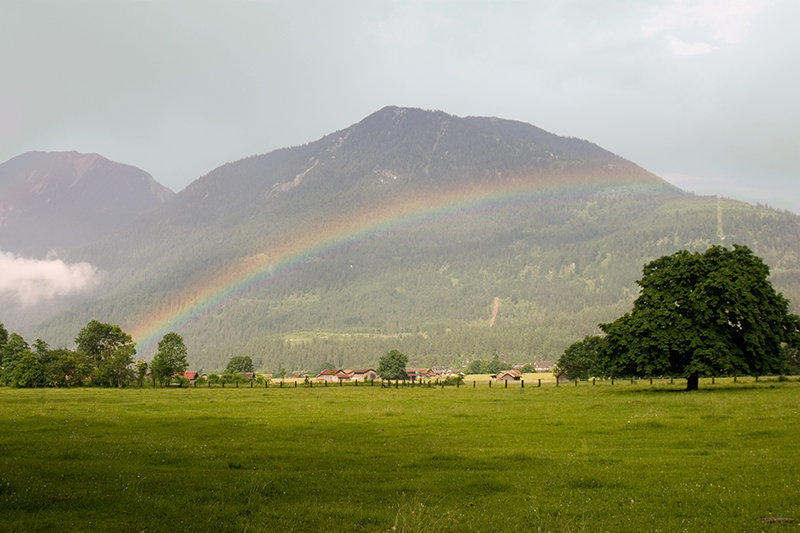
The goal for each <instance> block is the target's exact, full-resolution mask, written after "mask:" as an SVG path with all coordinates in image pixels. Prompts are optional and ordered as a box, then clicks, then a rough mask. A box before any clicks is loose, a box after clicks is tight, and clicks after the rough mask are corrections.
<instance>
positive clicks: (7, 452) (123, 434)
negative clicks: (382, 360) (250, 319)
mask: <svg viewBox="0 0 800 533" xmlns="http://www.w3.org/2000/svg"><path fill="white" fill-rule="evenodd" d="M684 386H685V383H681V384H678V383H677V382H676V383H675V385H673V386H670V385H669V384H668V382H667V383H665V384H660V385H659V384H656V385H650V384H649V383H647V382H640V383H638V384H636V385H631V384H630V383H629V382H624V383H618V384H616V385H614V386H611V385H609V384H608V383H603V384H600V383H598V385H597V386H592V385H591V384H590V383H589V384H587V383H581V384H580V386H578V387H575V386H574V385H572V384H568V385H563V384H562V385H561V386H560V387H555V386H554V385H553V384H550V385H548V386H542V387H535V386H533V387H531V386H526V387H525V388H524V389H520V387H519V385H518V384H516V385H510V386H509V388H507V389H506V388H503V387H498V386H497V385H495V386H494V387H493V388H491V389H489V388H488V386H486V385H485V384H478V386H477V388H472V386H471V384H469V386H466V387H463V386H462V387H461V388H459V389H456V388H451V387H448V388H445V389H442V388H414V389H410V388H406V389H403V388H400V389H394V388H392V389H381V388H379V387H377V386H375V387H363V386H359V387H352V386H348V387H338V386H331V387H327V388H326V387H317V386H315V387H314V388H312V389H309V388H302V387H298V388H289V387H286V388H277V387H276V388H269V389H266V390H265V389H250V388H239V389H232V388H225V389H220V388H212V389H208V388H197V389H191V388H190V389H167V390H160V389H141V390H140V389H124V390H108V389H75V390H58V389H50V390H42V389H38V390H15V389H0V428H2V429H1V430H0V530H2V531H5V532H11V531H75V532H77V531H114V532H128V531H129V532H134V533H138V532H140V531H143V530H145V529H146V530H147V531H148V533H160V532H175V531H192V532H198V531H199V532H202V531H209V532H211V531H214V532H225V531H231V532H233V531H236V532H258V531H375V532H377V531H483V532H489V531H539V530H541V531H552V532H555V531H592V532H597V531H613V532H624V531H630V532H642V531H668V532H679V531H720V532H730V531H740V532H749V531H800V527H798V523H799V522H800V453H798V448H797V443H798V436H800V383H798V382H797V381H795V380H794V378H793V380H792V381H791V382H778V381H777V380H774V381H771V382H770V381H766V380H761V381H760V382H759V383H752V382H750V383H737V384H733V383H730V382H725V383H721V382H720V380H717V383H716V384H715V385H713V386H711V385H710V383H701V390H700V391H697V392H693V393H686V392H682V391H681V390H680V389H682V388H683V387H684ZM767 517H787V518H794V519H795V522H793V523H785V522H777V523H770V522H763V521H759V519H763V518H767Z"/></svg>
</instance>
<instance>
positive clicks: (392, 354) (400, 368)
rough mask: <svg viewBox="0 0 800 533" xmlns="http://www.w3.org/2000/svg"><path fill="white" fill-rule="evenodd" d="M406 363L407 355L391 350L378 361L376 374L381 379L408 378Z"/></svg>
mask: <svg viewBox="0 0 800 533" xmlns="http://www.w3.org/2000/svg"><path fill="white" fill-rule="evenodd" d="M407 364H408V357H406V356H405V355H403V354H401V353H400V352H398V351H397V350H391V351H389V353H387V354H386V355H384V356H383V357H381V358H380V360H379V361H378V375H379V376H380V377H381V379H408V372H406V365H407Z"/></svg>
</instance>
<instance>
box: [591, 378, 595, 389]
mask: <svg viewBox="0 0 800 533" xmlns="http://www.w3.org/2000/svg"><path fill="white" fill-rule="evenodd" d="M594 380H595V378H592V387H594Z"/></svg>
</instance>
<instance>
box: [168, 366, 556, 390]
mask: <svg viewBox="0 0 800 533" xmlns="http://www.w3.org/2000/svg"><path fill="white" fill-rule="evenodd" d="M516 366H517V367H518V368H511V369H509V370H501V371H499V372H497V373H494V374H487V376H488V378H489V379H490V380H494V381H497V382H505V381H509V382H513V381H521V380H522V376H523V372H522V371H521V370H520V368H522V367H523V366H529V367H530V365H516ZM532 366H533V369H534V370H535V371H536V372H537V373H545V372H550V371H552V370H553V368H554V367H555V362H552V361H542V362H538V363H534V364H533V365H532ZM406 374H407V375H408V378H407V379H403V380H399V381H403V382H408V383H410V384H415V383H423V382H431V381H439V380H446V379H448V378H449V379H455V378H459V377H461V378H463V377H464V376H465V374H464V372H462V371H456V370H452V369H447V368H441V369H435V368H406ZM182 377H183V381H184V382H187V383H188V384H189V385H197V384H198V383H208V384H213V383H222V384H223V385H224V384H225V383H237V384H238V383H240V382H245V383H248V382H249V383H251V384H252V383H253V382H255V383H259V384H264V385H268V384H269V383H272V382H290V383H292V382H293V383H295V384H296V383H297V382H300V383H313V382H317V383H323V384H326V385H327V384H328V383H342V384H343V383H349V382H352V383H356V384H357V383H359V382H362V383H363V382H375V381H381V377H380V375H378V372H377V370H375V369H374V368H358V369H333V368H329V369H325V370H323V371H322V372H320V373H319V374H317V375H316V376H314V375H313V374H309V373H307V372H295V373H292V374H288V373H287V374H285V375H283V376H280V375H278V376H275V375H274V374H270V373H259V372H239V373H237V374H236V375H235V379H231V378H230V376H227V375H220V374H213V373H212V374H205V373H202V374H201V373H200V372H198V371H193V370H187V371H185V372H184V373H183V376H182ZM226 378H227V379H226ZM556 379H557V380H558V381H567V379H566V377H565V376H564V375H563V373H561V374H559V375H558V376H556Z"/></svg>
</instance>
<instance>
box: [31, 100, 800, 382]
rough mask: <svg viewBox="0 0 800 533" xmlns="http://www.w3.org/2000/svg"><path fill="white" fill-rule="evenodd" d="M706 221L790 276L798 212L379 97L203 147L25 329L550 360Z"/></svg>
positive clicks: (287, 352)
mask: <svg viewBox="0 0 800 533" xmlns="http://www.w3.org/2000/svg"><path fill="white" fill-rule="evenodd" d="M533 141H536V142H537V143H539V144H536V143H534V142H533ZM723 219H724V221H725V231H724V235H725V236H727V238H729V239H735V240H733V241H729V242H737V243H740V244H747V245H750V246H752V247H753V248H754V251H755V252H756V253H759V254H761V255H762V256H764V257H765V260H766V261H768V264H770V265H771V266H773V267H774V268H776V271H779V275H780V276H781V277H780V279H781V280H782V281H781V283H782V284H783V285H782V287H787V288H789V289H790V290H792V291H794V292H793V293H792V294H794V293H795V292H797V291H796V286H797V285H798V281H800V280H795V279H794V276H795V275H796V273H797V272H800V266H798V264H797V263H798V261H797V257H796V254H795V255H792V254H793V252H792V247H793V246H795V245H800V242H798V240H799V239H800V237H798V236H800V225H799V224H798V220H800V217H792V216H789V215H786V214H781V213H775V212H772V211H768V210H759V209H758V208H753V207H749V206H746V204H742V203H739V202H733V201H723V200H717V199H713V201H711V200H709V199H708V198H703V197H695V196H693V195H690V194H688V193H685V192H683V191H681V190H680V189H678V188H677V187H674V186H672V185H670V184H668V183H667V182H665V181H664V180H662V179H661V178H659V177H658V176H656V175H654V174H652V173H650V172H648V171H647V170H645V169H642V168H641V167H639V166H638V165H636V164H635V163H633V162H630V161H628V160H626V159H624V158H622V157H620V156H617V155H615V154H613V153H611V152H608V151H607V150H604V149H602V148H601V147H599V146H597V145H595V144H594V143H591V142H589V141H583V140H581V139H574V138H566V137H560V136H557V135H555V134H550V133H548V132H545V131H544V130H541V129H539V128H536V127H535V126H532V125H526V124H524V123H520V122H515V121H507V120H503V119H497V118H487V117H467V118H459V117H455V116H453V115H448V114H447V113H444V112H441V111H436V112H433V111H423V110H419V109H411V108H399V107H395V106H389V107H385V108H383V109H381V110H378V111H376V112H375V113H372V114H371V115H369V116H367V117H365V118H364V119H363V120H361V121H359V122H357V123H355V124H353V125H351V126H349V127H347V128H343V129H341V130H338V131H336V132H333V133H331V134H328V135H325V136H323V137H321V138H320V139H317V140H316V141H313V142H310V143H307V144H304V145H300V146H294V147H288V148H281V149H279V150H275V151H272V152H269V153H266V154H259V155H254V156H250V157H247V158H243V159H240V160H238V161H233V162H230V163H226V164H224V165H221V166H220V167H217V168H215V169H213V170H211V171H210V172H208V173H207V174H205V175H204V176H202V177H200V178H198V179H197V180H195V181H194V182H192V183H191V184H190V185H189V186H187V187H186V188H185V189H184V190H182V191H181V192H179V193H178V194H177V195H176V196H175V197H174V198H172V199H171V200H170V201H169V202H167V203H164V204H162V205H160V206H158V207H156V208H154V209H152V210H150V211H148V212H147V213H145V214H144V215H143V216H141V217H139V218H137V219H136V220H135V221H133V222H132V223H130V224H129V225H127V226H126V227H124V228H122V229H121V230H119V231H117V232H115V233H114V234H113V235H110V236H109V237H107V238H105V239H103V240H101V241H98V242H96V243H93V244H91V245H87V246H85V247H83V248H82V249H80V250H78V251H76V252H75V254H74V257H75V258H76V260H81V261H87V262H90V263H92V264H94V265H97V266H99V267H100V268H102V269H103V270H104V271H106V272H107V273H109V275H108V276H107V279H108V280H109V282H108V283H107V284H106V285H104V286H103V287H101V288H100V289H99V290H98V292H97V293H95V294H94V295H92V299H91V300H90V301H85V302H83V303H79V304H78V305H75V306H74V307H72V309H70V311H69V312H66V313H62V314H60V315H58V316H56V317H53V318H51V319H49V320H47V321H45V322H42V323H40V324H38V325H37V326H35V327H32V328H31V330H30V331H31V332H32V333H33V334H36V335H40V336H42V338H48V339H49V340H52V341H53V342H66V343H68V342H70V339H71V338H74V335H75V333H76V332H77V331H78V330H79V329H80V327H82V326H83V325H84V324H85V323H86V322H88V320H91V319H99V320H101V321H103V322H112V323H118V324H120V325H122V327H123V329H125V330H126V331H131V332H133V333H135V335H134V337H135V340H137V341H138V342H140V344H139V348H140V349H141V354H142V355H144V356H146V357H147V356H149V355H150V354H152V349H153V343H154V342H155V341H157V340H158V338H159V335H162V334H163V333H166V332H167V330H175V331H177V332H179V333H180V334H182V335H184V338H185V339H186V342H187V346H188V347H189V350H190V360H191V361H192V362H193V364H194V365H199V366H202V367H203V368H205V369H214V368H217V369H219V368H221V367H224V362H225V361H224V360H223V359H224V358H225V357H229V356H231V355H243V354H244V355H251V356H252V357H253V358H254V360H255V361H257V366H258V367H259V368H264V369H267V370H270V371H272V370H279V369H280V368H281V366H286V367H287V368H293V369H297V370H314V369H315V368H314V367H315V366H316V365H319V364H322V363H324V362H326V361H325V359H326V358H331V359H332V358H334V355H335V358H336V361H330V359H328V361H327V362H331V363H334V364H335V365H336V366H359V365H365V364H366V365H369V364H374V361H375V360H377V357H379V356H380V355H382V354H381V353H379V352H380V350H383V349H384V348H386V347H387V344H386V343H390V342H395V343H397V344H398V345H402V346H408V351H409V352H410V353H409V355H410V356H411V357H412V361H414V360H416V361H420V362H422V361H425V362H427V363H428V364H434V363H437V362H439V363H441V362H442V361H451V360H456V359H458V358H460V357H473V358H474V357H483V358H488V357H491V355H492V353H499V354H500V355H501V356H502V357H503V358H504V359H511V358H514V359H520V360H524V359H527V360H529V361H532V360H555V359H557V357H558V354H559V353H558V352H559V350H562V351H563V349H564V348H565V347H566V346H568V345H569V344H570V343H571V342H574V340H578V339H579V338H581V337H582V336H584V335H586V334H591V333H593V332H594V330H595V329H596V325H597V323H598V322H599V321H608V320H612V319H613V318H615V316H616V315H618V314H620V313H621V312H624V311H626V310H627V309H626V307H627V306H629V305H630V303H631V302H632V300H633V298H632V296H633V295H634V294H635V292H636V290H637V289H636V286H635V283H634V281H635V279H637V278H638V276H639V274H640V273H641V268H642V265H643V264H645V263H646V262H647V261H648V260H651V259H652V258H654V257H657V256H659V255H664V254H668V253H672V252H674V251H675V250H677V249H679V248H681V249H683V248H686V249H690V250H700V249H703V248H704V247H707V246H709V245H711V244H717V243H719V242H720V239H721V237H720V235H719V232H718V227H719V224H720V221H721V220H723ZM794 229H797V231H796V232H795V231H794ZM496 298H499V301H500V302H501V303H500V306H499V314H498V315H497V317H496V323H495V324H494V326H493V327H492V328H488V321H489V320H490V319H491V316H492V310H493V302H494V301H495V299H496ZM297 331H328V332H336V334H337V335H342V336H343V337H342V338H343V339H345V338H346V339H349V340H348V341H347V342H346V343H340V344H331V343H330V342H329V341H323V340H318V341H314V342H309V343H305V344H304V343H300V344H298V343H296V342H294V343H293V342H292V341H289V340H288V339H289V337H291V336H292V335H293V332H297ZM348 335H353V336H350V337H347V336H348ZM381 339H383V340H381ZM384 341H385V342H384ZM326 353H327V354H328V355H326ZM332 354H333V355H332ZM523 358H524V359H523Z"/></svg>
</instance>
